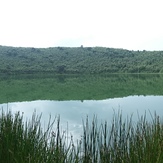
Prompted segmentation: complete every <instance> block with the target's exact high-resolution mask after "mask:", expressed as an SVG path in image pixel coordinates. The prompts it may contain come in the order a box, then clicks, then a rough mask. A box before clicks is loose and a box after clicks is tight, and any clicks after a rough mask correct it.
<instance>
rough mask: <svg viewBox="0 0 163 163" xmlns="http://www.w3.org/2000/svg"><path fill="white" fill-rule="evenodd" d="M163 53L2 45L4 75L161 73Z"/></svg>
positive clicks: (1, 57)
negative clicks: (37, 73) (41, 73)
mask: <svg viewBox="0 0 163 163" xmlns="http://www.w3.org/2000/svg"><path fill="white" fill-rule="evenodd" d="M162 63H163V51H129V50H123V49H113V48H102V47H87V48H83V47H78V48H68V47H67V48H66V47H55V48H16V47H6V46H0V72H1V73H13V72H18V73H20V72H21V73H34V72H53V73H102V72H106V73H161V72H163V64H162Z"/></svg>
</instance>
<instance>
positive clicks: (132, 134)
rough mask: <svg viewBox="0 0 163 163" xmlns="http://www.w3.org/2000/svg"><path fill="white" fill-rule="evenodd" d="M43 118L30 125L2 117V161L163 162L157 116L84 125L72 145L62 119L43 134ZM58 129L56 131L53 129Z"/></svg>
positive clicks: (161, 126)
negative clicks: (63, 129) (149, 119)
mask: <svg viewBox="0 0 163 163" xmlns="http://www.w3.org/2000/svg"><path fill="white" fill-rule="evenodd" d="M40 118H41V117H40V116H36V114H35V113H34V115H33V116H32V120H31V121H29V122H24V121H23V115H20V113H19V112H18V113H16V114H15V116H13V115H12V114H11V112H10V111H9V112H6V113H4V112H3V111H2V114H1V116H0V160H1V162H2V163H9V162H12V163H29V162H30V163H36V162H39V163H53V162H54V163H89V162H93V163H98V162H101V163H108V162H112V163H124V162H125V163H131V162H132V163H137V162H141V163H143V162H144V163H146V162H151V163H153V162H157V163H161V162H163V122H162V121H161V120H160V117H159V116H157V115H156V114H155V116H154V117H152V115H151V119H152V120H151V121H150V122H149V121H147V120H146V116H144V117H141V118H140V119H139V121H138V122H137V123H134V122H133V121H132V117H131V118H129V119H126V120H123V119H122V114H121V113H119V114H115V115H114V116H113V121H112V124H111V125H108V122H105V123H102V124H101V125H99V124H98V122H97V118H96V117H95V118H94V120H93V121H92V122H91V123H89V120H88V119H87V120H86V122H83V134H82V139H81V140H78V141H77V142H73V136H72V137H71V138H70V139H71V140H70V141H67V139H68V137H67V136H66V132H64V131H63V132H61V129H60V119H59V118H56V119H54V121H52V122H51V121H49V125H48V127H47V130H46V131H45V132H43V130H42V128H41V123H40ZM54 126H56V127H54Z"/></svg>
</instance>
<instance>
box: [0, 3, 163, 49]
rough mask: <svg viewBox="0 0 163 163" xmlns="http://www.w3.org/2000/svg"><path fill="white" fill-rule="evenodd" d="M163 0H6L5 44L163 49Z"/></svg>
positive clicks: (1, 8) (1, 26)
mask: <svg viewBox="0 0 163 163" xmlns="http://www.w3.org/2000/svg"><path fill="white" fill-rule="evenodd" d="M162 7H163V0H0V45H6V46H17V47H19V46H21V47H55V46H68V47H69V46H70V47H79V46H81V45H83V46H89V47H90V46H103V47H111V48H123V49H129V50H163V9H162Z"/></svg>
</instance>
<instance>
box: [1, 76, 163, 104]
mask: <svg viewBox="0 0 163 163" xmlns="http://www.w3.org/2000/svg"><path fill="white" fill-rule="evenodd" d="M162 81H163V75H162V74H155V75H154V74H141V75H138V74H135V75H134V74H119V75H118V74H109V75H58V76H56V75H52V74H49V75H48V74H47V75H40V74H38V75H15V76H14V75H4V76H1V77H0V90H1V94H0V103H7V102H18V101H33V100H38V99H39V100H60V101H61V100H63V101H65V100H101V99H108V98H116V97H127V96H131V95H163V82H162Z"/></svg>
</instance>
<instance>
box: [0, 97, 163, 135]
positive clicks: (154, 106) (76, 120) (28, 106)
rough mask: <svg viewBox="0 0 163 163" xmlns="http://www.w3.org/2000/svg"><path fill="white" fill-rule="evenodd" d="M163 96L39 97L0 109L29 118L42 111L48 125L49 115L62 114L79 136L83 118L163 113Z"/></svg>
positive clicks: (135, 119) (43, 119)
mask: <svg viewBox="0 0 163 163" xmlns="http://www.w3.org/2000/svg"><path fill="white" fill-rule="evenodd" d="M162 106H163V96H128V97H124V98H114V99H106V100H97V101H96V100H85V101H49V100H43V101H42V100H37V101H31V102H13V103H8V104H1V105H0V108H1V109H2V108H3V110H6V109H7V108H8V109H10V110H11V111H12V113H15V112H17V111H20V112H23V113H24V118H25V119H26V120H28V119H31V116H32V114H33V112H34V111H36V113H37V114H38V115H39V114H41V113H42V124H43V127H46V125H47V123H48V120H49V115H51V116H52V118H55V117H56V116H57V115H60V117H61V127H62V130H66V129H67V123H68V126H69V135H73V136H74V137H75V138H80V135H81V132H82V120H86V117H87V116H88V117H89V120H90V121H91V120H92V119H93V117H94V115H96V116H97V118H98V122H104V121H105V120H107V121H108V122H111V120H112V117H113V114H114V112H115V113H117V112H118V111H119V110H121V111H122V113H123V116H124V118H126V117H127V116H129V117H130V115H131V114H133V120H134V121H137V120H138V115H137V113H139V115H144V113H145V111H146V114H147V118H148V119H150V118H151V117H150V113H149V111H150V112H151V113H152V114H153V113H154V112H155V111H156V112H157V114H159V115H163V109H162Z"/></svg>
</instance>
